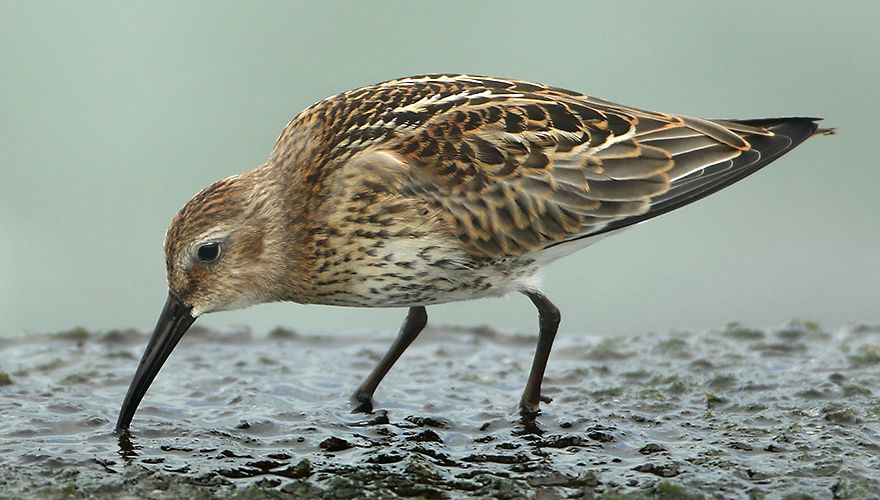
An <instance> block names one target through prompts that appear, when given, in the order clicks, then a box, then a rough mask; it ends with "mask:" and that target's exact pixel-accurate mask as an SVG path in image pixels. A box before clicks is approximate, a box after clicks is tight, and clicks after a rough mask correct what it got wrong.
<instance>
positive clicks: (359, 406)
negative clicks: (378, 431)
mask: <svg viewBox="0 0 880 500" xmlns="http://www.w3.org/2000/svg"><path fill="white" fill-rule="evenodd" d="M351 412H352V413H373V395H372V394H366V393H360V392H356V393H354V395H353V396H352V397H351Z"/></svg>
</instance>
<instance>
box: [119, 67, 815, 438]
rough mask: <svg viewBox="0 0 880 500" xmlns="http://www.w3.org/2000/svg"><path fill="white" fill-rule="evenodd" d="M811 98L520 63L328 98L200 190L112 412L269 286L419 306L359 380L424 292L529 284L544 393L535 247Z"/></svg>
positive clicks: (765, 136)
mask: <svg viewBox="0 0 880 500" xmlns="http://www.w3.org/2000/svg"><path fill="white" fill-rule="evenodd" d="M817 121H818V120H817V119H815V118H768V119H755V120H706V119H700V118H691V117H687V116H679V115H672V114H665V113H657V112H652V111H645V110H642V109H636V108H630V107H626V106H622V105H619V104H614V103H611V102H607V101H603V100H600V99H597V98H594V97H590V96H587V95H584V94H580V93H577V92H571V91H568V90H563V89H559V88H554V87H550V86H547V85H542V84H537V83H530V82H524V81H517V80H508V79H500V78H491V77H480V76H470V75H426V76H416V77H411V78H402V79H399V80H392V81H388V82H384V83H379V84H376V85H371V86H368V87H363V88H359V89H356V90H352V91H349V92H345V93H343V94H339V95H336V96H333V97H330V98H327V99H325V100H323V101H321V102H319V103H317V104H315V105H313V106H311V107H309V108H308V109H306V110H305V111H303V112H302V113H300V114H299V115H298V116H296V117H295V118H294V119H293V120H291V122H290V123H289V124H288V125H287V127H286V128H285V129H284V131H283V132H282V133H281V136H280V137H279V138H278V140H277V142H276V143H275V148H274V150H273V152H272V154H271V156H270V157H269V159H268V161H267V162H266V163H265V164H263V165H261V166H259V167H257V168H256V169H254V170H251V171H249V172H246V173H243V174H240V175H234V176H232V177H229V178H227V179H224V180H221V181H219V182H216V183H214V184H212V185H210V186H208V187H207V188H205V189H204V190H202V191H201V192H200V193H198V194H197V195H196V196H195V197H194V198H193V199H192V200H190V201H189V203H187V204H186V205H185V206H184V207H183V208H182V209H181V210H180V211H179V212H178V213H177V215H176V216H175V217H174V220H173V221H172V222H171V226H170V227H169V229H168V231H167V233H166V235H165V259H166V268H167V278H168V285H169V293H168V299H167V301H166V303H165V307H164V309H163V310H162V313H161V315H160V317H159V321H158V323H157V324H156V329H155V331H154V333H153V336H152V338H151V339H150V342H149V345H148V346H147V348H146V351H145V352H144V354H143V358H142V359H141V361H140V365H139V366H138V369H137V372H136V373H135V375H134V378H133V380H132V382H131V386H130V387H129V389H128V393H127V394H126V396H125V401H124V402H123V404H122V409H121V411H120V414H119V420H118V422H117V424H116V428H117V430H124V429H127V428H128V426H129V424H130V422H131V419H132V417H133V416H134V413H135V411H136V409H137V406H138V404H139V403H140V401H141V399H142V398H143V396H144V394H145V393H146V391H147V388H148V387H149V385H150V383H151V382H152V381H153V379H154V378H155V377H156V374H157V373H158V372H159V370H160V368H161V367H162V364H163V363H164V362H165V360H166V359H167V358H168V356H169V354H170V353H171V351H172V349H174V347H175V345H176V344H177V342H178V341H179V340H180V338H181V337H182V336H183V334H184V333H185V332H186V330H187V328H188V327H189V326H190V325H191V324H192V323H193V322H194V321H195V320H196V318H198V317H199V316H201V315H202V314H206V313H210V312H214V311H222V310H228V309H236V308H242V307H248V306H251V305H254V304H258V303H262V302H273V301H293V302H299V303H302V304H332V305H338V306H355V307H408V308H409V313H408V314H407V316H406V320H405V321H404V323H403V326H402V328H401V330H400V333H399V334H398V337H397V339H396V340H395V341H394V343H393V344H392V346H391V348H390V349H389V351H388V352H387V353H386V354H385V356H384V357H383V358H382V360H381V361H380V362H379V364H378V366H377V367H376V368H375V369H374V370H373V372H372V373H370V375H369V376H368V377H367V378H366V380H364V382H363V383H362V384H361V386H360V387H359V388H358V389H357V390H356V391H355V392H354V396H353V404H354V406H355V408H354V409H355V411H371V410H372V396H373V393H374V391H375V390H376V387H377V386H378V385H379V382H380V381H381V380H382V378H383V377H384V376H385V374H386V373H387V372H388V370H389V369H390V368H391V366H392V365H393V364H394V362H395V361H397V359H398V358H399V357H400V355H401V354H402V353H403V351H404V350H405V349H406V348H407V346H409V344H410V343H411V342H412V341H413V340H414V339H415V338H416V336H417V335H418V334H419V332H420V331H421V330H422V328H423V327H424V326H425V324H426V322H427V314H426V312H425V306H428V305H432V304H441V303H444V302H452V301H459V300H469V299H476V298H480V297H491V296H500V295H504V294H506V293H508V292H511V291H517V292H520V293H522V294H524V295H526V296H527V297H528V298H529V299H531V301H532V302H533V303H534V305H535V307H536V308H537V309H538V317H539V325H540V326H539V333H538V342H537V349H536V352H535V357H534V362H533V364H532V368H531V372H530V373H529V377H528V381H527V383H526V386H525V390H524V392H523V395H522V399H521V401H520V408H521V410H522V412H523V413H524V414H526V415H529V414H534V413H535V412H537V410H538V405H539V402H540V401H547V399H546V398H542V396H541V381H542V379H543V376H544V369H545V367H546V364H547V358H548V356H549V354H550V348H551V345H552V343H553V339H554V337H555V335H556V330H557V326H558V325H559V319H560V315H559V310H558V309H557V308H556V306H554V305H553V303H552V302H551V301H550V299H548V298H547V296H545V295H544V293H543V292H541V290H540V289H539V288H538V284H537V281H536V278H535V277H536V275H537V273H538V272H539V270H540V269H541V267H542V266H544V265H546V264H547V263H549V262H551V261H553V260H556V259H558V258H559V257H562V256H564V255H567V254H569V253H571V252H573V251H575V250H578V249H580V248H583V247H585V246H587V245H589V244H591V243H593V242H595V241H597V240H599V239H601V238H603V237H604V236H607V235H609V234H613V233H615V232H618V231H620V230H622V229H625V228H627V227H630V226H632V225H634V224H637V223H639V222H642V221H645V220H647V219H650V218H652V217H656V216H658V215H660V214H663V213H666V212H668V211H670V210H674V209H676V208H678V207H681V206H684V205H687V204H689V203H692V202H694V201H696V200H698V199H700V198H702V197H704V196H707V195H709V194H711V193H713V192H715V191H718V190H719V189H722V188H724V187H726V186H729V185H731V184H733V183H734V182H736V181H738V180H740V179H742V178H744V177H746V176H748V175H750V174H752V173H754V172H755V171H757V170H759V169H760V168H761V167H763V166H764V165H767V164H768V163H770V162H771V161H773V160H775V159H777V158H779V157H780V156H781V155H783V154H785V153H786V152H787V151H789V150H791V149H792V148H794V147H795V146H797V145H798V144H800V143H801V142H802V141H803V140H805V139H806V138H808V137H810V136H811V135H814V134H816V133H817V132H825V131H821V130H818V129H817V123H816V122H817Z"/></svg>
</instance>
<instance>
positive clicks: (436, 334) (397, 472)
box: [0, 323, 880, 498]
mask: <svg viewBox="0 0 880 500" xmlns="http://www.w3.org/2000/svg"><path fill="white" fill-rule="evenodd" d="M390 340H391V335H390V334H376V335H372V336H370V335H366V334H359V335H354V334H334V335H325V336H310V335H301V334H298V333H296V332H293V331H289V330H284V329H277V330H275V331H274V332H271V333H270V334H269V335H268V336H259V337H256V336H252V335H250V334H249V333H247V332H244V331H237V332H236V331H231V332H211V331H207V330H204V329H198V328H195V329H194V330H193V331H192V332H190V333H188V334H187V336H186V338H185V339H184V340H183V341H182V342H181V344H180V346H179V347H178V348H177V350H176V351H175V352H174V354H173V355H172V356H171V358H170V359H169V361H168V363H167V364H166V366H165V367H164V369H163V370H162V372H161V373H160V375H159V376H158V378H157V379H156V381H155V382H154V384H153V386H152V387H151V389H150V391H149V392H148V394H147V396H146V398H145V399H144V401H143V403H142V404H141V407H140V410H139V412H138V413H137V415H136V416H135V418H134V421H133V423H132V428H131V434H130V435H126V436H122V437H120V436H116V435H114V434H113V433H112V430H113V429H112V427H113V424H114V422H115V419H116V414H117V412H118V410H119V405H120V403H121V401H122V397H123V395H124V393H125V390H126V387H127V385H128V382H129V381H130V378H131V376H132V374H133V373H134V370H135V368H136V365H137V361H138V358H139V356H140V353H141V352H142V350H143V348H144V346H145V344H146V341H147V335H146V334H145V333H143V332H135V331H113V332H106V333H93V332H87V331H84V330H81V329H74V330H70V331H68V332H61V333H57V334H51V335H32V336H29V337H25V338H17V339H8V338H7V339H0V415H2V416H3V422H4V424H3V426H2V427H0V497H3V498H5V497H9V498H13V497H22V496H32V497H54V498H74V497H83V496H89V497H103V498H120V497H125V496H129V497H132V498H133V497H151V498H177V497H192V498H220V497H224V498H226V497H229V496H233V497H238V498H273V497H281V496H285V495H289V494H297V495H303V496H306V495H307V496H310V497H327V498H349V497H359V496H364V497H382V498H387V497H393V496H401V497H424V498H446V497H487V496H494V497H498V498H571V497H587V498H592V497H598V498H620V497H625V498H630V497H633V498H747V497H752V498H761V497H764V496H766V497H768V498H782V497H791V498H829V497H836V498H877V497H878V496H880V472H878V471H880V386H878V380H880V326H871V325H856V326H851V327H848V328H843V329H839V330H836V331H824V330H823V329H821V328H820V327H818V326H817V325H814V324H810V323H792V324H790V325H786V326H783V327H779V328H768V329H758V328H749V327H744V326H742V325H728V326H726V327H724V328H719V329H717V330H714V331H708V332H669V333H663V334H651V335H643V336H637V337H620V338H606V337H594V336H586V335H577V334H574V333H572V332H563V333H562V334H560V336H559V337H558V340H557V345H556V348H555V349H554V352H553V355H552V356H551V359H550V364H549V368H548V370H547V378H546V381H545V385H544V387H545V390H544V392H545V394H546V395H547V396H550V397H552V398H553V402H552V403H550V404H548V405H545V406H544V407H543V412H542V414H541V415H540V416H539V417H538V418H537V420H535V421H534V422H533V423H523V422H522V421H521V420H520V419H519V417H518V416H517V414H516V411H515V410H516V408H515V403H516V401H517V399H518V397H519V393H520V391H521V389H522V385H523V383H524V381H525V378H526V374H527V371H528V366H529V364H530V360H531V355H532V351H533V349H534V342H535V336H534V335H533V334H528V335H526V334H521V335H514V334H506V333H500V332H495V331H493V330H491V329H488V328H477V329H459V328H448V327H429V329H427V330H426V331H425V333H424V334H423V335H422V337H421V338H420V339H419V340H418V341H417V342H416V343H415V344H413V346H412V347H411V348H410V350H409V351H408V352H407V353H406V354H405V355H404V357H403V358H402V359H401V361H400V362H399V364H398V365H397V366H395V368H394V369H393V370H392V371H391V373H390V374H389V375H388V377H387V378H386V380H385V381H384V383H383V385H382V386H380V388H379V391H378V392H377V395H376V404H375V407H376V409H377V411H376V412H374V413H373V414H372V415H352V414H350V413H349V407H348V395H349V393H350V392H351V391H352V390H353V388H354V387H356V386H357V384H358V383H359V382H360V380H361V378H362V377H363V376H365V375H366V373H367V372H368V371H369V370H370V369H371V368H372V366H373V365H374V364H375V363H376V361H377V360H378V358H379V356H381V354H382V353H383V351H384V349H385V348H386V347H387V345H388V344H389V343H390Z"/></svg>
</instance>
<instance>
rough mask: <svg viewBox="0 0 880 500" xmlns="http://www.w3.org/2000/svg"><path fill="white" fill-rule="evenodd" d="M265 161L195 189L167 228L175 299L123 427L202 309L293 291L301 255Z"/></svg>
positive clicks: (135, 383) (140, 373) (131, 394)
mask: <svg viewBox="0 0 880 500" xmlns="http://www.w3.org/2000/svg"><path fill="white" fill-rule="evenodd" d="M261 175H262V171H261V170H260V169H258V170H255V171H251V172H248V173H246V174H241V175H237V176H233V177H229V178H227V179H224V180H221V181H219V182H216V183H214V184H212V185H211V186H209V187H207V188H205V189H204V190H202V191H201V192H199V193H198V194H197V195H195V196H194V197H193V199H192V200H190V201H189V202H188V203H187V204H186V205H185V206H184V207H183V208H182V209H181V210H180V211H179V212H178V213H177V215H176V216H175V217H174V219H173V220H172V222H171V225H170V226H169V228H168V231H167V232H166V233H165V266H166V272H167V278H168V299H167V300H166V302H165V307H164V308H163V309H162V313H161V314H160V316H159V320H158V322H157V323H156V328H155V330H154V332H153V336H152V338H151V339H150V342H149V344H148V345H147V349H146V351H145V352H144V354H143V357H142V358H141V362H140V365H139V366H138V370H137V372H136V373H135V376H134V378H133V379H132V382H131V385H130V386H129V389H128V393H127V395H126V397H125V401H124V402H123V405H122V410H121V411H120V414H119V420H118V421H117V424H116V430H117V431H120V430H125V429H127V428H128V425H129V423H130V422H131V419H132V417H133V416H134V413H135V411H136V410H137V406H138V404H139V403H140V401H141V399H142V398H143V396H144V394H145V393H146V392H147V388H148V387H149V386H150V384H151V383H152V381H153V379H154V378H155V377H156V375H157V374H158V373H159V370H160V369H161V368H162V365H163V363H164V362H165V360H166V359H167V358H168V356H169V355H170V354H171V351H172V350H173V349H174V347H175V346H176V345H177V343H178V341H179V340H180V339H181V337H183V335H184V333H186V331H187V329H189V327H190V326H191V325H192V324H193V322H195V320H196V318H198V317H199V316H201V315H202V314H206V313H210V312H215V311H224V310H229V309H239V308H243V307H247V306H250V305H253V304H258V303H262V302H271V301H275V300H284V299H287V298H290V294H291V289H294V290H295V289H296V286H287V285H286V283H287V282H288V281H290V279H289V278H290V266H292V265H294V264H295V262H296V258H295V255H291V253H290V252H288V251H287V249H288V248H289V247H291V245H290V244H289V242H288V244H285V243H284V242H285V241H286V240H289V239H290V234H289V227H288V226H287V224H286V221H285V217H283V216H282V215H283V212H284V209H283V207H281V206H280V205H279V203H281V202H282V201H283V197H280V196H277V193H275V192H274V186H273V183H272V182H271V179H269V180H267V179H266V178H263V177H265V176H262V177H261Z"/></svg>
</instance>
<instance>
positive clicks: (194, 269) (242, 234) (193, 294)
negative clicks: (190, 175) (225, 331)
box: [165, 174, 288, 318]
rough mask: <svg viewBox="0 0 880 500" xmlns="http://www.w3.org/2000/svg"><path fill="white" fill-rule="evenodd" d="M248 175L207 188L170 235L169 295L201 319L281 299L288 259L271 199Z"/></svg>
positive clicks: (187, 207)
mask: <svg viewBox="0 0 880 500" xmlns="http://www.w3.org/2000/svg"><path fill="white" fill-rule="evenodd" d="M259 187H260V189H256V188H255V183H254V181H253V179H252V178H251V177H250V176H249V175H248V174H243V175H237V176H233V177H229V178H227V179H224V180H222V181H219V182H216V183H214V184H212V185H211V186H209V187H207V188H205V189H204V190H202V191H201V192H200V193H198V194H197V195H196V196H194V197H193V199H192V200H190V201H189V203H187V204H186V205H185V206H184V207H183V208H182V209H181V210H180V211H179V212H178V213H177V215H176V216H175V217H174V220H172V222H171V225H170V226H169V228H168V231H167V232H166V233H165V269H166V273H167V278H168V289H169V293H170V294H171V295H172V296H174V297H176V298H177V299H178V300H179V302H181V304H182V305H183V306H185V307H187V308H189V309H190V314H191V315H192V316H193V317H194V318H197V317H199V316H201V315H202V314H205V313H210V312H216V311H226V310H230V309H240V308H244V307H248V306H251V305H254V304H259V303H262V302H271V301H273V300H279V299H280V298H281V296H282V292H283V290H279V284H280V283H282V282H283V281H284V280H283V276H284V274H285V271H286V265H287V264H288V259H287V258H286V257H285V254H284V249H283V245H279V244H278V240H279V237H278V234H277V233H278V228H277V223H276V220H275V218H273V217H272V215H273V214H272V212H273V210H272V207H271V206H270V204H271V203H273V202H275V200H273V199H272V197H271V195H270V193H268V192H267V189H268V188H269V187H270V186H266V185H265V184H264V183H260V186H259Z"/></svg>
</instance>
